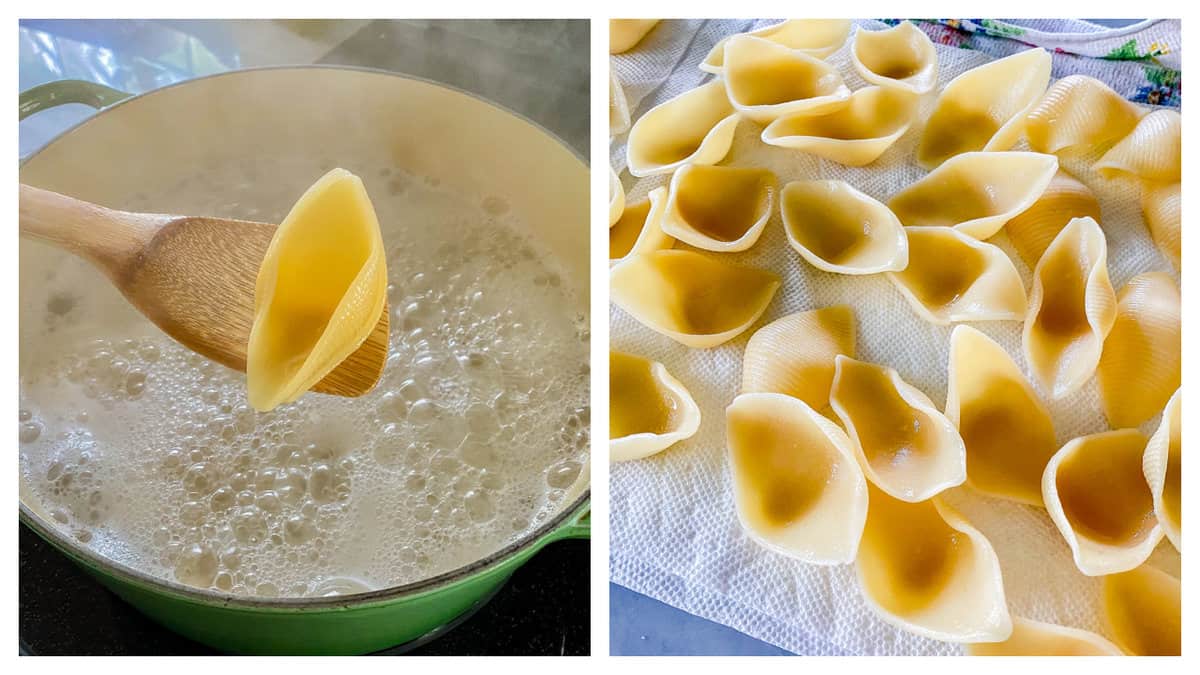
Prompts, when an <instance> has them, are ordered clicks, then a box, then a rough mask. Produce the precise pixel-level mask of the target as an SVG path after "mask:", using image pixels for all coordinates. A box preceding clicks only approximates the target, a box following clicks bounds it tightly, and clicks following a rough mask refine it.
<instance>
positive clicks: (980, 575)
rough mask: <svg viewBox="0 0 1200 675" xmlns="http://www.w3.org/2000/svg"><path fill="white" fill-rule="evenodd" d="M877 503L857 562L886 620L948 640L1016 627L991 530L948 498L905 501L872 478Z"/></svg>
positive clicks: (1003, 635) (988, 638)
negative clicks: (982, 528) (987, 531)
mask: <svg viewBox="0 0 1200 675" xmlns="http://www.w3.org/2000/svg"><path fill="white" fill-rule="evenodd" d="M867 489H868V491H869V492H870V509H869V510H868V512H867V524H866V527H864V528H863V537H862V543H860V544H859V547H858V558H857V559H856V561H855V568H856V572H857V575H858V581H859V587H860V588H861V589H862V594H863V597H864V598H865V599H866V601H867V605H868V606H869V607H870V608H871V609H872V610H873V611H874V612H875V613H876V614H878V615H879V616H880V618H882V619H883V620H884V621H886V622H888V623H890V624H892V625H894V626H896V627H898V628H901V629H903V630H906V631H909V632H911V633H916V634H917V635H921V636H923V637H928V638H932V639H934V640H945V641H948V642H998V641H1001V640H1006V639H1008V637H1009V635H1011V634H1012V620H1011V619H1010V618H1009V615H1008V607H1007V605H1006V603H1005V599H1004V583H1003V580H1002V579H1001V577H1000V562H999V560H997V558H996V552H995V551H994V550H993V549H992V545H991V543H990V542H988V540H987V538H986V537H984V536H983V534H982V533H980V532H979V530H976V529H975V528H974V527H972V526H971V524H970V523H968V522H967V521H966V519H965V518H963V517H962V516H961V515H960V514H959V513H958V512H956V511H955V510H954V509H952V508H950V507H949V506H948V505H947V504H945V503H944V502H943V501H942V500H941V499H940V498H938V497H935V498H933V499H930V500H928V501H923V502H915V503H914V502H905V501H901V500H899V499H895V498H894V497H891V496H890V495H888V494H887V493H886V492H883V491H882V490H879V489H877V488H876V487H875V486H873V485H871V484H869V483H868V486H867Z"/></svg>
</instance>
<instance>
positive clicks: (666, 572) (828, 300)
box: [610, 20, 1180, 654]
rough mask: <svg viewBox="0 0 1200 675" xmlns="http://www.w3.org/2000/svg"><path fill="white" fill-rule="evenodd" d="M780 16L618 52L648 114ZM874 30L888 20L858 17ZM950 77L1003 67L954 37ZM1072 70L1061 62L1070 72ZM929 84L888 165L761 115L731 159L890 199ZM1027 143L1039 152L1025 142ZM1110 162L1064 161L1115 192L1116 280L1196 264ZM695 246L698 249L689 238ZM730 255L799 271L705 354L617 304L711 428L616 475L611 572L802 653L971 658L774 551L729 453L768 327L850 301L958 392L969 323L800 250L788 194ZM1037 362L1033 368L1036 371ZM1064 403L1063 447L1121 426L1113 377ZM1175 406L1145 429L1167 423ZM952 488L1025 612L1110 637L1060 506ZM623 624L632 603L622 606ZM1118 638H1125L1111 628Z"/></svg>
mask: <svg viewBox="0 0 1200 675" xmlns="http://www.w3.org/2000/svg"><path fill="white" fill-rule="evenodd" d="M771 23H774V21H769V20H762V21H703V20H697V21H664V22H663V23H662V24H660V25H659V26H658V27H657V28H656V29H655V30H654V31H653V32H652V33H651V34H650V36H649V37H648V38H647V40H646V41H645V42H643V44H641V45H639V46H638V48H637V49H635V50H633V51H631V52H628V53H627V54H624V55H620V56H617V57H614V58H613V67H614V68H615V69H616V73H617V76H618V79H619V80H620V82H621V84H622V86H623V87H624V91H625V95H626V97H627V99H628V103H629V106H630V109H631V111H632V113H633V118H634V119H635V120H636V119H637V118H638V117H639V116H640V115H642V114H644V113H645V112H646V111H647V110H648V109H650V108H651V107H652V106H654V105H657V104H658V103H661V102H663V101H665V100H667V99H669V98H672V97H674V96H676V95H678V94H680V93H682V92H684V91H686V90H688V89H690V88H692V87H695V86H697V85H699V84H701V83H703V82H705V81H707V80H708V78H710V77H711V76H710V75H708V74H705V73H703V72H701V71H700V70H698V69H697V68H696V65H697V64H698V63H700V61H701V60H702V59H703V58H704V56H705V55H706V54H707V53H708V51H709V49H710V48H711V47H712V46H713V45H714V44H716V42H717V41H718V40H720V39H721V38H722V37H724V36H726V35H729V34H732V33H737V32H741V31H745V30H749V29H752V28H757V27H760V26H763V25H769V24H771ZM857 23H859V24H860V25H861V26H865V27H866V28H869V29H876V30H877V29H882V28H885V27H886V26H884V25H883V24H880V23H879V22H875V21H861V22H857ZM937 50H938V59H939V64H938V66H939V86H938V89H939V90H940V88H941V87H943V86H944V85H945V84H946V83H947V82H949V81H950V80H951V79H952V78H953V77H955V76H957V75H958V74H960V73H962V72H965V71H966V70H968V69H970V68H973V67H975V66H978V65H980V64H982V63H985V62H987V61H988V60H989V59H990V57H988V56H986V55H984V54H982V53H980V52H978V51H971V50H966V49H959V48H955V47H947V46H944V45H938V46H937ZM828 61H829V62H830V63H832V64H834V65H835V66H836V67H837V68H838V69H839V71H840V72H841V74H842V76H843V77H844V78H845V80H846V83H847V84H848V85H849V86H850V88H851V89H859V88H861V87H864V86H866V83H865V82H864V81H863V80H862V79H861V78H860V77H859V76H858V75H857V73H856V72H854V69H853V67H852V66H851V65H850V63H849V58H848V46H847V47H843V48H842V49H841V50H840V51H838V52H837V53H835V54H833V55H832V56H830V57H829V58H828ZM1066 74H1068V73H1063V72H1058V70H1057V69H1056V72H1055V76H1056V77H1061V76H1063V75H1066ZM933 98H934V95H930V96H928V97H926V100H925V101H924V104H923V112H922V116H921V119H922V122H921V123H918V124H915V125H914V128H913V129H911V130H910V131H909V132H908V133H907V134H906V135H905V136H904V137H903V138H901V139H900V140H899V141H898V142H897V143H896V144H895V145H894V146H893V147H892V148H891V149H889V150H888V151H887V152H886V153H885V154H884V155H883V156H882V157H881V158H880V159H879V160H878V161H877V162H876V163H874V164H872V165H871V166H867V167H861V168H850V167H844V166H841V165H839V164H836V163H834V162H830V161H825V160H821V159H818V158H816V157H814V156H811V155H806V154H803V153H800V152H797V151H793V150H787V149H783V148H775V147H771V146H767V145H764V144H763V143H761V141H760V140H759V138H758V136H759V133H760V132H761V130H762V127H761V126H759V125H756V124H754V123H752V122H749V121H745V120H743V121H742V122H741V124H740V126H739V128H738V133H737V135H736V138H735V140H734V144H733V148H732V150H731V151H730V154H729V156H728V157H727V158H726V160H725V161H724V162H723V164H728V165H733V166H761V167H767V168H769V169H771V170H772V171H774V172H775V173H776V174H777V175H778V177H779V184H780V186H782V185H783V184H784V183H786V182H788V181H792V180H799V179H814V178H837V179H842V180H846V181H848V182H849V183H851V184H852V185H854V186H855V187H857V188H859V189H860V190H862V191H864V192H866V193H867V194H869V195H871V196H872V197H874V198H876V199H879V200H880V201H883V202H886V201H887V199H888V197H890V196H891V195H892V194H893V193H895V192H896V191H898V190H899V189H900V188H902V187H904V186H906V185H908V184H909V183H912V182H913V181H915V180H917V179H918V178H920V177H921V176H922V175H923V174H924V171H923V170H921V169H920V168H919V167H917V166H916V164H915V163H914V162H913V159H912V158H913V155H914V152H915V149H916V144H917V141H918V139H919V138H920V133H921V125H922V124H923V120H924V119H925V118H926V117H927V116H928V114H929V111H930V109H931V108H932V104H933ZM624 141H625V138H624V136H622V137H618V138H616V139H614V142H613V148H612V150H613V153H612V154H613V167H614V168H615V169H617V170H618V172H619V173H621V177H622V180H623V181H624V182H625V185H626V188H627V190H628V193H629V200H630V201H635V200H637V199H641V198H643V197H644V196H645V195H646V193H647V192H648V191H649V190H651V189H653V188H655V187H658V186H660V185H665V184H666V183H667V181H668V180H669V176H657V177H650V178H645V179H633V178H631V176H630V175H629V174H628V172H626V171H624V167H625V160H624V152H625V147H624ZM1015 149H1027V148H1026V147H1025V146H1024V144H1023V143H1022V145H1020V146H1018V147H1017V148H1015ZM1094 160H1095V157H1086V158H1079V159H1076V160H1074V161H1065V162H1064V163H1063V166H1064V168H1066V169H1067V170H1069V171H1070V172H1072V173H1073V174H1074V175H1075V176H1077V177H1078V178H1079V179H1080V180H1082V181H1084V182H1085V183H1087V184H1088V186H1089V187H1091V188H1092V190H1093V191H1094V192H1095V193H1096V195H1097V197H1098V198H1099V200H1100V204H1101V209H1102V214H1103V215H1102V223H1101V225H1102V227H1103V229H1104V231H1105V234H1106V237H1107V240H1108V267H1109V272H1110V275H1111V278H1112V282H1113V285H1114V287H1115V288H1116V289H1117V290H1118V291H1119V290H1120V288H1121V287H1122V286H1123V285H1124V284H1125V282H1126V281H1128V280H1129V279H1130V278H1131V277H1132V276H1134V275H1135V274H1138V273H1141V272H1146V271H1151V270H1162V271H1167V272H1169V273H1170V274H1172V276H1173V277H1174V278H1175V279H1176V282H1178V278H1179V277H1178V274H1177V273H1176V271H1175V270H1174V269H1173V267H1172V266H1171V264H1170V263H1169V262H1167V261H1166V259H1164V258H1163V257H1162V255H1161V254H1159V252H1158V250H1157V249H1156V248H1155V247H1154V245H1153V243H1152V242H1151V240H1150V237H1149V235H1148V233H1147V231H1146V227H1145V225H1144V224H1143V222H1142V217H1141V213H1140V207H1139V204H1138V191H1137V187H1136V186H1135V185H1134V184H1132V183H1126V182H1112V181H1104V180H1102V179H1100V178H1099V177H1098V176H1097V175H1096V174H1095V173H1094V172H1093V171H1091V170H1090V169H1089V168H1088V167H1089V165H1090V164H1091V162H1092V161H1094ZM991 241H992V242H993V243H996V244H998V245H999V246H1001V248H1003V249H1004V250H1005V251H1006V252H1007V253H1009V255H1010V256H1011V257H1012V259H1013V261H1014V263H1015V264H1016V266H1017V268H1018V269H1019V270H1020V271H1021V274H1022V276H1023V278H1024V279H1025V283H1026V287H1027V288H1028V287H1029V286H1030V283H1031V273H1030V270H1029V268H1028V267H1026V266H1025V265H1024V263H1023V262H1022V261H1021V259H1020V257H1019V256H1018V255H1016V253H1015V251H1014V249H1013V248H1012V246H1011V245H1010V244H1009V243H1008V241H1007V239H1006V237H1005V235H1004V234H1000V235H998V236H997V237H995V238H993V239H992V240H991ZM676 246H677V247H679V248H687V246H686V245H684V244H676ZM707 255H721V256H722V258H723V259H724V260H725V261H728V262H731V263H735V264H742V265H752V266H756V267H762V268H769V269H772V270H774V271H776V272H777V273H779V274H780V275H782V277H783V280H784V283H783V286H782V288H781V289H780V291H779V293H778V294H777V296H776V297H775V299H774V300H773V301H772V302H771V305H770V307H769V308H768V309H767V312H766V313H765V315H764V316H763V317H762V319H761V320H760V321H759V322H758V323H756V324H755V326H753V327H752V328H751V329H750V330H748V331H746V332H745V333H743V334H742V335H741V336H739V337H738V338H736V339H734V340H732V341H730V342H728V343H726V344H724V345H721V346H720V347H717V348H714V349H708V350H692V349H687V348H685V347H683V346H681V345H679V344H677V343H675V342H673V341H672V340H670V339H668V338H666V337H663V336H661V335H658V334H657V333H654V332H652V331H650V330H649V329H647V328H646V327H644V326H642V325H641V324H639V323H637V322H636V321H634V320H633V319H632V318H631V317H630V316H629V315H627V314H625V313H624V312H623V311H621V310H620V309H617V308H616V307H613V308H612V310H611V313H610V318H611V326H612V327H611V336H612V337H611V341H612V348H613V349H618V350H621V351H628V352H631V353H634V354H639V355H642V356H645V357H648V358H651V359H654V360H657V361H661V362H662V363H664V364H665V365H666V367H667V369H668V370H669V371H670V372H671V373H672V374H673V375H674V376H675V377H677V378H678V379H679V380H680V381H681V382H683V383H684V384H685V385H686V386H688V388H689V389H690V391H691V392H692V394H693V395H694V396H695V398H696V402H697V403H698V404H699V405H700V408H701V410H702V412H703V415H704V419H703V422H702V424H701V427H700V431H699V433H697V434H696V436H694V437H693V438H692V439H690V440H688V441H684V442H682V443H680V444H678V445H676V446H674V447H672V448H670V449H668V450H667V451H665V452H663V453H660V454H659V455H657V456H654V457H652V458H649V459H646V460H641V461H636V462H626V463H621V464H614V465H613V466H612V478H611V509H612V514H611V554H610V555H611V561H610V562H611V570H610V574H611V578H612V580H613V581H614V582H616V583H618V584H621V585H623V586H626V587H629V588H631V589H633V590H635V591H638V592H640V593H644V594H646V595H649V596H651V597H654V598H657V599H658V600H661V601H663V602H665V603H667V604H670V605H673V606H675V607H678V608H680V609H683V610H685V611H688V612H691V613H693V614H697V615H700V616H703V617H705V618H708V619H711V620H713V621H716V622H719V623H722V624H725V625H728V626H731V627H733V628H735V629H737V630H740V631H743V632H745V633H748V634H750V635H752V636H754V637H756V638H759V639H761V640H764V641H766V642H769V643H772V644H774V645H778V646H779V647H782V648H784V649H788V650H791V651H794V652H797V653H802V654H847V653H848V654H957V653H961V647H960V646H958V645H955V644H950V643H943V642H937V641H933V640H929V639H926V638H921V637H917V636H915V635H911V634H909V633H906V632H904V631H901V630H898V629H896V628H894V627H892V626H890V625H888V624H886V623H884V622H883V621H882V620H880V619H879V618H877V617H876V616H875V615H874V614H873V613H872V612H871V611H870V610H869V609H868V608H867V607H866V605H865V604H864V602H863V600H862V597H861V595H860V593H859V589H858V584H857V583H856V581H855V577H854V569H853V566H852V565H842V566H834V567H821V566H816V565H806V564H803V563H800V562H796V561H794V560H791V559H788V558H786V557H784V556H781V555H778V554H775V553H771V552H769V551H766V550H764V549H762V548H761V547H759V546H757V545H756V544H755V543H754V542H752V541H751V540H750V539H749V538H748V537H747V536H746V535H745V533H743V531H742V530H741V527H740V526H739V525H738V522H737V517H736V515H735V513H734V506H733V500H732V495H731V478H730V474H729V467H728V464H727V461H726V450H725V412H724V410H725V406H727V405H728V404H729V402H730V401H731V400H732V399H733V397H734V395H735V394H736V391H737V388H738V385H739V383H740V374H741V359H742V351H743V349H744V348H745V345H746V340H747V339H748V338H749V336H750V335H751V334H752V333H753V331H754V330H755V329H756V328H758V327H759V326H761V325H763V324H764V323H767V322H770V321H772V320H774V319H776V318H779V317H781V316H784V315H786V314H790V313H793V312H797V311H802V310H808V309H813V308H817V307H825V306H828V305H833V304H849V305H851V306H852V307H854V309H855V313H856V317H857V324H858V358H860V359H864V360H867V361H872V362H875V363H882V364H886V365H889V366H891V367H893V368H896V369H897V370H898V371H899V372H900V374H901V376H902V377H904V378H905V380H906V381H908V382H909V383H911V384H913V385H914V386H916V387H918V388H920V389H921V390H922V391H924V392H925V393H927V394H928V395H929V396H930V398H932V399H933V400H934V401H935V402H936V403H938V404H941V403H942V402H944V401H945V396H946V365H947V354H948V348H949V337H950V331H951V330H952V328H953V327H952V326H946V327H941V326H934V325H931V324H929V323H926V322H924V321H922V320H921V319H920V318H919V317H918V316H917V315H916V314H915V312H914V311H913V310H912V308H911V307H910V306H909V305H908V303H907V302H906V301H905V300H904V298H902V297H901V295H900V292H899V291H898V290H896V289H895V288H894V287H893V286H892V284H891V283H890V282H889V281H888V280H887V279H886V278H885V277H884V276H883V275H873V276H867V277H851V276H843V275H836V274H830V273H826V272H821V271H819V270H817V269H815V268H814V267H812V266H810V265H809V264H808V263H806V262H805V261H804V260H803V259H801V258H800V256H799V255H798V254H797V253H795V252H794V251H793V250H792V249H791V248H789V247H788V245H787V241H786V239H785V237H784V233H783V226H782V224H781V221H780V218H779V213H778V206H776V211H775V213H774V214H773V215H772V218H771V222H770V223H769V224H768V225H767V229H766V232H765V233H764V234H763V236H762V238H761V239H760V240H759V241H758V243H757V244H756V245H755V246H754V247H753V248H751V249H750V250H749V251H746V252H743V253H736V254H712V253H710V254H707ZM972 325H973V326H974V327H976V328H978V329H980V330H981V331H983V332H984V333H986V334H987V335H989V336H990V337H992V338H993V339H995V340H996V341H997V342H999V343H1000V344H1001V345H1003V346H1004V348H1005V349H1007V350H1008V352H1009V354H1010V355H1012V356H1013V358H1014V359H1015V360H1016V361H1017V363H1018V364H1021V365H1022V367H1024V359H1023V357H1022V356H1021V349H1020V346H1021V340H1020V335H1021V324H1020V323H1018V322H977V323H974V324H972ZM1024 369H1025V371H1026V372H1027V373H1028V368H1027V367H1024ZM1047 405H1048V407H1049V409H1050V411H1051V414H1052V416H1053V418H1054V423H1055V428H1056V431H1057V433H1058V439H1059V441H1060V443H1065V442H1066V441H1068V440H1070V439H1071V438H1074V437H1076V436H1079V435H1082V434H1088V433H1095V432H1099V431H1104V430H1106V429H1107V428H1108V426H1107V423H1106V421H1105V418H1104V416H1103V414H1102V412H1101V408H1100V401H1099V395H1098V393H1097V390H1096V387H1095V382H1094V381H1093V382H1091V383H1089V385H1088V386H1086V387H1084V388H1083V390H1082V391H1080V392H1078V393H1077V394H1076V395H1074V396H1071V397H1069V398H1066V399H1064V400H1060V401H1049V400H1047ZM1157 421H1158V420H1157V418H1156V419H1154V420H1151V421H1150V422H1148V423H1147V424H1146V425H1145V426H1144V427H1143V431H1146V432H1147V433H1149V432H1152V431H1153V429H1154V428H1155V427H1156V426H1157ZM945 494H946V497H947V499H948V501H949V502H950V503H951V504H953V505H954V506H956V507H957V508H959V509H960V510H961V511H962V512H963V514H964V515H965V516H966V517H967V518H968V519H969V520H970V521H971V522H972V523H973V524H974V525H975V526H976V527H978V528H979V529H980V530H981V531H982V532H983V533H984V534H985V535H987V537H988V538H989V539H990V540H991V542H992V544H993V546H994V547H995V549H996V552H997V554H998V556H999V558H1000V565H1001V568H1002V572H1003V575H1004V584H1005V591H1006V593H1007V597H1008V603H1009V608H1010V611H1011V612H1012V614H1014V615H1016V616H1023V617H1028V618H1032V619H1038V620H1042V621H1052V622H1056V623H1061V624H1064V625H1069V626H1075V627H1078V628H1083V629H1087V630H1092V631H1096V632H1098V633H1101V634H1106V630H1105V627H1104V625H1103V619H1102V617H1101V613H1100V595H1099V590H1100V582H1099V579H1096V578H1088V577H1085V576H1083V575H1082V574H1081V573H1080V572H1079V571H1078V570H1077V569H1076V568H1075V565H1074V563H1073V561H1072V559H1071V554H1070V550H1069V549H1068V548H1067V545H1066V543H1065V541H1064V540H1063V539H1062V536H1061V535H1060V534H1059V533H1058V531H1057V530H1056V529H1055V527H1054V525H1053V524H1052V523H1051V522H1050V520H1049V518H1048V517H1047V516H1046V514H1045V512H1044V511H1043V510H1041V509H1036V508H1033V507H1029V506H1024V505H1019V504H1015V503H1012V502H1007V501H1004V500H999V499H992V498H987V497H984V496H982V495H979V494H977V493H974V492H972V491H971V490H970V489H969V488H966V487H960V488H955V489H953V490H950V491H949V492H947V493H945ZM1151 562H1152V564H1154V565H1156V566H1158V567H1160V568H1162V569H1164V570H1166V571H1167V572H1170V573H1172V574H1175V575H1177V576H1178V575H1179V574H1180V557H1179V554H1178V553H1176V552H1175V549H1173V548H1172V547H1171V545H1170V544H1169V543H1167V541H1166V539H1164V540H1163V543H1162V545H1160V546H1159V548H1158V549H1157V550H1156V551H1155V554H1154V555H1153V556H1152V558H1151ZM613 620H614V621H620V620H621V618H620V617H619V616H615V617H613ZM1109 637H1110V638H1111V635H1110V636H1109Z"/></svg>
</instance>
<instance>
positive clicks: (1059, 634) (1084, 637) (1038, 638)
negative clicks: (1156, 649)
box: [967, 616, 1124, 656]
mask: <svg viewBox="0 0 1200 675" xmlns="http://www.w3.org/2000/svg"><path fill="white" fill-rule="evenodd" d="M967 655H968V656H1124V652H1122V651H1121V648H1120V647H1118V646H1116V645H1114V644H1113V643H1111V642H1109V641H1108V640H1105V639H1104V638H1103V637H1102V636H1100V635H1097V634H1095V633H1093V632H1091V631H1087V630H1081V629H1079V628H1071V627H1069V626H1060V625H1058V624H1056V623H1043V622H1041V621H1034V620H1032V619H1023V618H1021V617H1019V616H1014V617H1013V632H1012V635H1011V636H1009V638H1008V639H1007V640H1005V641H1003V642H978V643H975V644H969V645H967Z"/></svg>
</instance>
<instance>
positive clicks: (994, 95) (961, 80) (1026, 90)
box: [917, 48, 1050, 168]
mask: <svg viewBox="0 0 1200 675" xmlns="http://www.w3.org/2000/svg"><path fill="white" fill-rule="evenodd" d="M1049 83H1050V53H1049V52H1047V51H1046V50H1045V49H1041V48H1034V49H1027V50H1025V51H1023V52H1018V53H1016V54H1013V55H1012V56H1006V57H1005V58H1002V59H998V60H996V61H992V62H991V63H986V64H984V65H982V66H979V67H978V68H973V69H971V70H968V71H967V72H965V73H963V74H962V75H959V76H958V77H956V78H954V79H953V80H951V81H950V84H948V85H946V88H945V89H943V90H942V93H941V94H940V95H939V96H938V98H937V102H936V103H935V104H934V109H933V114H931V115H930V116H929V122H928V123H927V124H926V125H925V132H924V134H923V135H922V136H921V145H920V147H918V148H917V161H918V162H919V163H921V164H922V165H923V166H926V167H930V168H932V167H935V166H937V165H939V164H941V163H942V162H944V161H946V160H947V159H949V158H951V157H953V156H955V155H958V154H961V153H964V152H971V151H974V150H1007V149H1009V148H1011V147H1012V146H1013V144H1014V143H1016V142H1017V140H1018V139H1019V138H1020V137H1021V130H1022V128H1023V126H1024V124H1025V115H1027V114H1028V113H1029V111H1030V110H1031V109H1033V107H1034V106H1035V105H1037V102H1038V99H1040V98H1041V96H1042V94H1043V93H1044V92H1045V91H1046V85H1048V84H1049Z"/></svg>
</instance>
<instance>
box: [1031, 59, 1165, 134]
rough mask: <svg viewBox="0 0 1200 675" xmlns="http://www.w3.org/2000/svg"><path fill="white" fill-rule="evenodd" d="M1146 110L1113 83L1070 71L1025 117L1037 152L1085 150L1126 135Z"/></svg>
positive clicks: (1052, 86) (1047, 91)
mask: <svg viewBox="0 0 1200 675" xmlns="http://www.w3.org/2000/svg"><path fill="white" fill-rule="evenodd" d="M1143 114H1144V111H1143V110H1142V109H1141V108H1139V107H1138V106H1137V105H1135V104H1134V103H1132V102H1130V101H1128V100H1127V99H1126V98H1125V97H1124V96H1121V95H1120V94H1118V93H1117V92H1115V91H1113V90H1112V87H1110V86H1108V85H1107V84H1105V83H1103V82H1101V81H1100V80H1097V79H1096V78H1094V77H1088V76H1087V75H1068V76H1067V77H1064V78H1062V79H1061V80H1059V81H1057V82H1055V83H1054V84H1053V85H1051V86H1050V88H1049V89H1048V90H1046V94H1045V96H1042V100H1041V101H1039V102H1038V104H1037V106H1035V107H1034V108H1033V110H1031V111H1029V114H1028V115H1027V116H1026V118H1025V137H1026V138H1028V139H1029V147H1030V148H1033V150H1034V151H1035V152H1059V151H1060V150H1068V149H1079V150H1083V151H1087V150H1092V149H1094V148H1098V147H1101V146H1103V145H1105V144H1106V143H1109V142H1112V141H1115V140H1117V139H1118V138H1122V137H1124V136H1125V135H1126V134H1128V133H1129V132H1130V131H1132V130H1133V128H1134V127H1135V126H1137V123H1138V120H1139V119H1141V117H1142V115H1143Z"/></svg>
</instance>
